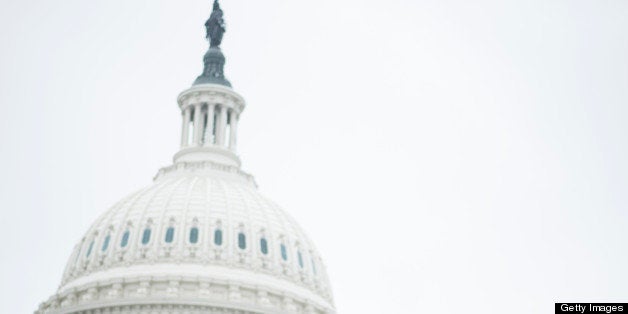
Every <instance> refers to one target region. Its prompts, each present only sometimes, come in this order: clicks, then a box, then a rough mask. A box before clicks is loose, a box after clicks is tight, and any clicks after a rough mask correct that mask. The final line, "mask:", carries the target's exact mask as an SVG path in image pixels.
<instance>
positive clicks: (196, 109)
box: [194, 104, 203, 145]
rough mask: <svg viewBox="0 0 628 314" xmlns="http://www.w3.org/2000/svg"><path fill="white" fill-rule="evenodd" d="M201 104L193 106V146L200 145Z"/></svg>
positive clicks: (201, 126)
mask: <svg viewBox="0 0 628 314" xmlns="http://www.w3.org/2000/svg"><path fill="white" fill-rule="evenodd" d="M201 106H202V104H195V105H194V145H200V144H201V139H202V137H201V132H202V130H203V120H202V119H201V118H202V117H203V114H202V113H201Z"/></svg>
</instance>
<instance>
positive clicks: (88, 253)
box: [85, 240, 94, 257]
mask: <svg viewBox="0 0 628 314" xmlns="http://www.w3.org/2000/svg"><path fill="white" fill-rule="evenodd" d="M93 248H94V240H92V242H91V243H90V244H89V248H88V249H87V253H85V257H89V256H90V255H91V254H92V249H93Z"/></svg>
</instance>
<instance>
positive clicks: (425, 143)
mask: <svg viewBox="0 0 628 314" xmlns="http://www.w3.org/2000/svg"><path fill="white" fill-rule="evenodd" d="M222 6H223V9H224V11H225V17H226V20H227V33H226V34H225V38H224V42H223V51H224V52H225V55H226V56H227V65H226V75H227V77H228V78H229V79H230V80H231V82H232V83H233V86H234V89H235V90H236V91H237V92H239V93H241V94H242V95H243V96H244V97H245V98H246V100H247V102H248V107H247V108H246V110H245V112H244V114H243V115H242V119H241V121H240V123H239V127H240V130H239V132H238V133H239V153H240V155H241V157H242V160H243V168H244V170H246V171H248V172H251V173H252V174H254V175H255V176H256V179H257V182H258V184H259V186H260V190H261V191H262V193H263V194H265V195H267V196H269V197H270V198H272V199H273V200H275V201H276V202H278V203H279V204H280V205H282V206H283V207H284V208H285V209H286V210H287V211H288V212H289V213H290V214H292V215H293V216H294V217H295V218H296V219H297V221H299V222H300V223H301V225H302V226H303V227H304V229H305V230H306V231H307V232H308V234H309V235H310V237H311V238H312V239H313V240H314V242H315V243H316V244H317V246H318V248H319V250H320V251H321V254H322V255H323V257H324V259H325V261H326V264H327V267H328V271H329V273H330V277H331V282H332V286H333V289H334V295H335V299H336V306H337V308H338V312H339V314H341V313H344V314H350V313H365V314H370V313H372V314H381V313H458V311H460V310H462V309H469V308H471V309H472V310H471V312H477V313H479V312H483V313H504V312H509V313H526V314H527V313H551V312H552V307H553V303H554V302H559V301H569V302H594V301H598V302H601V301H623V302H628V297H627V296H628V285H626V282H627V280H628V270H627V268H626V265H628V250H627V247H628V246H627V245H626V242H627V241H628V228H627V225H628V206H627V205H626V204H627V202H628V165H627V162H628V139H627V136H628V18H627V16H628V1H623V0H617V1H611V0H590V1H577V0H525V1H504V0H494V1H490V0H478V1H468V0H460V1H453V0H387V1H374V0H341V1H340V0H333V1H332V0H319V1H294V0H291V1H288V0H265V1H259V0H255V1H253V0H223V1H222ZM210 7H211V3H210V0H189V1H162V0H150V1H148V0H144V1H128V0H124V1H122V0H107V1H101V0H99V1H82V0H65V1H41V0H35V1H18V0H2V1H1V9H0V140H1V143H0V144H1V147H2V153H1V154H0V162H1V165H2V167H3V171H2V175H1V176H0V204H1V205H0V206H1V207H0V213H1V214H2V215H1V218H0V221H1V222H2V225H1V226H0V239H2V246H1V247H2V248H1V252H2V253H1V254H2V255H1V256H2V258H1V259H0V275H1V279H2V280H0V295H2V299H3V301H2V302H0V312H1V313H32V311H34V310H35V309H36V308H37V306H38V304H39V303H40V302H42V301H44V300H45V299H47V298H48V297H49V296H50V295H52V294H54V293H55V291H56V289H57V287H58V284H59V283H60V279H61V275H62V272H63V269H64V267H65V263H66V261H67V259H68V258H69V256H70V253H71V250H72V247H73V246H74V245H75V243H76V242H78V241H79V239H80V238H81V237H82V236H83V233H84V232H86V230H87V228H88V227H89V225H90V224H91V222H92V221H94V220H95V219H96V217H97V216H98V215H99V214H100V213H102V212H103V211H105V210H106V209H107V208H109V207H110V206H111V205H112V204H113V203H114V202H116V201H117V200H119V199H121V198H122V197H123V196H125V195H127V194H129V193H131V192H132V191H135V190H137V189H138V188H141V187H143V186H146V185H149V184H150V183H151V179H152V177H153V176H154V175H155V174H156V172H157V170H158V169H159V168H160V167H162V166H167V165H169V164H170V163H171V158H172V156H173V154H174V153H175V152H176V151H177V149H178V143H179V138H180V134H179V132H180V122H181V121H180V113H179V111H178V108H177V105H176V96H177V95H178V93H179V92H181V91H182V90H184V89H185V88H187V87H189V86H190V85H191V83H192V82H193V81H194V79H195V78H196V76H197V75H199V74H200V72H201V70H202V61H201V60H202V56H203V54H204V52H205V50H206V47H207V43H206V41H204V27H203V23H204V22H205V20H206V19H207V17H208V16H209V13H210ZM505 307H508V310H507V311H506V310H505Z"/></svg>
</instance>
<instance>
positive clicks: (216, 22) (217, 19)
mask: <svg viewBox="0 0 628 314" xmlns="http://www.w3.org/2000/svg"><path fill="white" fill-rule="evenodd" d="M205 29H206V30H207V35H206V36H205V38H207V39H208V40H209V46H210V47H219V46H220V43H221V42H222V35H223V34H224V33H225V20H224V19H223V17H222V9H220V4H219V3H218V0H214V9H213V10H212V14H211V15H210V16H209V19H208V20H207V22H205Z"/></svg>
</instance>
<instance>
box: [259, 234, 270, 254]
mask: <svg viewBox="0 0 628 314" xmlns="http://www.w3.org/2000/svg"><path fill="white" fill-rule="evenodd" d="M259 249H260V250H261V251H262V254H264V255H268V241H266V238H262V239H261V240H259Z"/></svg>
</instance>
